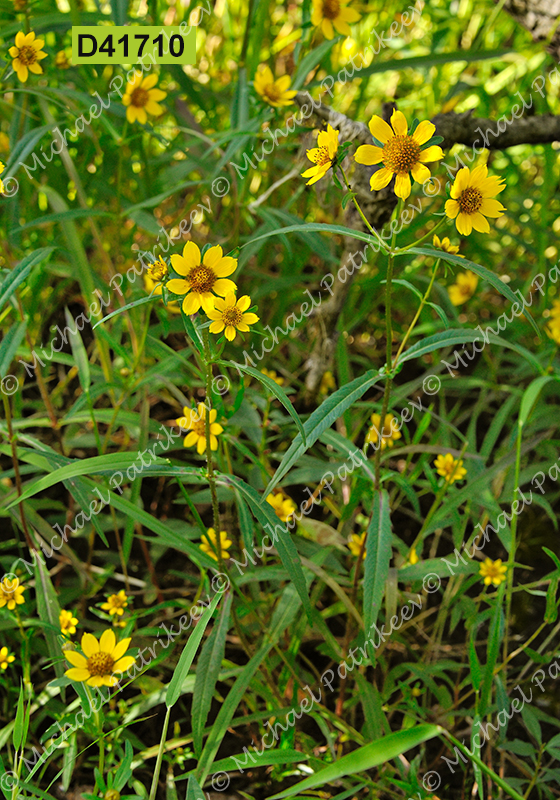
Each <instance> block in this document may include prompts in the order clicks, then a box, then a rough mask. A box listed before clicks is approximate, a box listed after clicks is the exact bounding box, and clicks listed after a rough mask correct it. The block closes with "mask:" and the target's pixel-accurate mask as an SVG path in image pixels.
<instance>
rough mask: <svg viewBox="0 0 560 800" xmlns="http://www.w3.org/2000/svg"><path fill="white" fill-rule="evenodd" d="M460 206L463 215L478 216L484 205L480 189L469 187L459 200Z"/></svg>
mask: <svg viewBox="0 0 560 800" xmlns="http://www.w3.org/2000/svg"><path fill="white" fill-rule="evenodd" d="M459 205H460V206H461V211H462V212H463V214H476V212H477V211H478V210H479V208H480V206H481V205H482V195H481V193H480V191H479V189H474V188H473V187H472V186H469V187H467V188H466V189H465V190H464V191H463V192H462V193H461V197H460V198H459Z"/></svg>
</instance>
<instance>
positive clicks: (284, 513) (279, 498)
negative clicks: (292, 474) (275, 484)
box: [266, 492, 297, 522]
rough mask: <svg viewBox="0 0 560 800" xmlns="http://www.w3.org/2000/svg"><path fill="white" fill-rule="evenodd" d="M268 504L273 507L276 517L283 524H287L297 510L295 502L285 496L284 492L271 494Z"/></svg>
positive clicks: (267, 500) (267, 499)
mask: <svg viewBox="0 0 560 800" xmlns="http://www.w3.org/2000/svg"><path fill="white" fill-rule="evenodd" d="M266 502H267V503H269V504H270V505H271V506H272V508H273V509H274V511H275V512H276V516H277V517H279V518H280V519H281V520H282V522H286V520H287V519H288V517H291V516H292V514H293V513H294V511H295V510H296V508H297V506H296V504H295V503H294V501H293V500H291V499H290V498H289V497H288V496H287V495H285V494H284V492H277V493H276V494H269V495H268V497H267V498H266Z"/></svg>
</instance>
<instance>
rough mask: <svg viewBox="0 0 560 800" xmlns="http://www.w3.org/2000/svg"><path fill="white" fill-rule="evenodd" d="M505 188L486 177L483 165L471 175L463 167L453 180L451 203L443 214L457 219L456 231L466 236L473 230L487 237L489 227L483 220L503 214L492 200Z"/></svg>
mask: <svg viewBox="0 0 560 800" xmlns="http://www.w3.org/2000/svg"><path fill="white" fill-rule="evenodd" d="M505 188H506V185H505V183H504V182H503V178H498V177H496V176H495V175H493V176H491V177H490V178H489V177H488V168H487V167H486V165H485V164H482V165H481V166H480V167H476V168H475V169H473V171H472V172H471V171H470V169H469V168H468V167H463V168H462V169H460V170H459V172H458V173H457V175H456V176H455V181H454V183H453V186H452V187H451V199H450V200H448V201H447V202H446V204H445V213H446V214H447V216H448V217H449V218H450V219H456V223H455V224H456V225H457V230H458V231H459V233H460V234H461V235H462V236H468V235H469V234H470V233H472V230H473V228H474V230H475V231H478V232H479V233H489V232H490V225H489V224H488V220H487V219H486V217H493V218H496V217H501V216H502V214H503V213H504V211H505V210H506V209H505V208H504V206H503V205H502V204H501V203H500V202H499V201H498V200H495V199H494V198H495V197H496V195H497V194H499V193H500V192H503V190H504V189H505Z"/></svg>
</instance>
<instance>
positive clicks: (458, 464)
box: [434, 453, 467, 483]
mask: <svg viewBox="0 0 560 800" xmlns="http://www.w3.org/2000/svg"><path fill="white" fill-rule="evenodd" d="M434 467H435V468H436V469H437V474H438V475H441V476H442V477H443V478H445V480H446V481H449V483H455V481H462V480H463V478H464V477H465V475H466V474H467V470H466V469H465V468H464V467H463V459H460V460H458V459H456V458H453V456H452V455H451V453H446V454H445V455H441V454H440V455H439V456H438V457H437V458H436V460H435V461H434Z"/></svg>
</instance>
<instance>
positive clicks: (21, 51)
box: [9, 31, 47, 83]
mask: <svg viewBox="0 0 560 800" xmlns="http://www.w3.org/2000/svg"><path fill="white" fill-rule="evenodd" d="M44 44H45V42H44V40H43V39H36V38H35V33H34V32H33V31H30V32H29V33H23V32H22V31H19V32H18V33H16V43H15V47H10V50H9V53H10V55H11V57H12V59H13V61H12V67H13V69H14V72H15V73H16V75H17V76H18V78H19V80H20V81H21V82H22V83H25V81H26V80H27V78H28V77H29V73H30V72H33V73H34V74H35V75H42V74H43V68H42V67H41V65H40V64H39V61H42V59H43V58H46V57H47V53H45V52H44V51H43V47H44Z"/></svg>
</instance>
